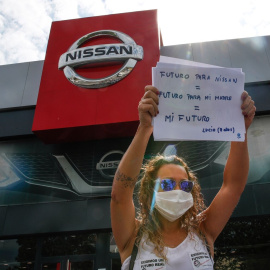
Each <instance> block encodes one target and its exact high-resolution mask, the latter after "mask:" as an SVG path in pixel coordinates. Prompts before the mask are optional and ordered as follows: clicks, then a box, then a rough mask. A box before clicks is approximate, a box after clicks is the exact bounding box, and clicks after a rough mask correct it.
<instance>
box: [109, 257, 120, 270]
mask: <svg viewBox="0 0 270 270" xmlns="http://www.w3.org/2000/svg"><path fill="white" fill-rule="evenodd" d="M120 269H121V260H120V259H118V258H113V259H112V269H111V270H120Z"/></svg>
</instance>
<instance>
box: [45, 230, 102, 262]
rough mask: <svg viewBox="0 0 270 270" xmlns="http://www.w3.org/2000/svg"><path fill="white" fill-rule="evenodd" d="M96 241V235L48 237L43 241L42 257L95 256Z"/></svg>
mask: <svg viewBox="0 0 270 270" xmlns="http://www.w3.org/2000/svg"><path fill="white" fill-rule="evenodd" d="M96 241H97V235H96V234H74V235H68V236H67V235H64V236H50V237H47V238H46V239H45V240H44V241H43V246H42V256H45V257H49V256H64V255H82V254H95V253H96Z"/></svg>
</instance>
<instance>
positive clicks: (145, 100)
mask: <svg viewBox="0 0 270 270" xmlns="http://www.w3.org/2000/svg"><path fill="white" fill-rule="evenodd" d="M144 90H145V93H144V95H143V97H142V99H141V101H140V102H139V106H138V111H139V118H140V124H141V125H142V126H145V127H151V126H152V117H154V116H156V115H157V114H158V103H159V97H158V94H159V91H158V89H157V88H156V87H154V86H151V85H148V86H146V87H145V89H144Z"/></svg>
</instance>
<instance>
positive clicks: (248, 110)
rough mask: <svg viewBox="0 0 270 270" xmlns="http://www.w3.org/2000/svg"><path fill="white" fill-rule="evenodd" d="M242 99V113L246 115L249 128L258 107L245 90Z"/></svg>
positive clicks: (246, 124) (246, 125) (246, 123)
mask: <svg viewBox="0 0 270 270" xmlns="http://www.w3.org/2000/svg"><path fill="white" fill-rule="evenodd" d="M241 99H242V105H241V109H242V114H243V115H244V117H245V127H246V130H248V128H249V126H250V125H251V123H252V121H253V118H254V116H255V111H256V107H255V106H254V101H253V100H252V98H251V96H250V95H249V94H248V92H246V91H244V92H243V93H242V96H241Z"/></svg>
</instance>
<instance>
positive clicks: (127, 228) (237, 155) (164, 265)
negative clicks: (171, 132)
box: [111, 86, 256, 270]
mask: <svg viewBox="0 0 270 270" xmlns="http://www.w3.org/2000/svg"><path fill="white" fill-rule="evenodd" d="M158 94H159V91H158V89H156V88H155V87H153V86H146V87H145V94H144V96H143V98H142V99H141V101H140V103H139V106H138V110H139V118H140V124H139V127H138V130H137V132H136V134H135V136H134V139H133V141H132V143H131V145H130V146H129V148H128V150H127V151H126V153H125V155H124V156H123V158H122V160H121V162H120V164H119V167H118V169H117V172H116V174H115V178H114V182H113V187H112V199H111V221H112V230H113V235H114V238H115V241H116V244H117V247H118V249H119V252H120V257H121V262H122V269H123V270H126V269H128V268H129V266H130V262H131V263H132V264H133V262H132V260H131V254H132V252H133V250H135V249H133V248H134V246H135V247H136V246H138V253H137V254H136V256H135V257H136V260H135V262H134V270H135V269H136V270H139V269H140V270H144V269H147V270H150V269H151V270H152V269H160V270H161V269H171V270H174V269H184V270H189V269H213V262H212V258H213V256H214V242H215V240H216V238H217V237H218V235H219V234H220V232H221V231H222V229H223V228H224V226H225V225H226V223H227V221H228V220H229V218H230V216H231V214H232V212H233V210H234V208H235V207H236V205H237V203H238V201H239V199H240V196H241V193H242V192H243V190H244V187H245V184H246V181H247V177H248V170H249V156H248V148H247V133H246V138H245V142H231V149H230V154H229V157H228V160H227V163H226V166H225V170H224V179H223V184H222V187H221V189H220V190H219V192H218V194H217V195H216V197H215V198H214V200H213V202H212V203H211V204H210V206H209V207H208V208H206V207H205V205H204V203H203V199H202V195H201V193H200V186H199V184H198V182H197V179H196V177H195V176H194V174H193V173H192V172H191V171H190V170H189V168H188V166H187V165H186V163H185V162H184V161H183V160H182V159H181V158H178V157H176V156H172V157H162V156H157V157H155V158H154V159H153V160H151V161H149V163H148V164H147V165H146V166H145V168H144V175H143V177H142V181H141V187H140V195H139V199H140V206H141V209H140V214H139V216H138V217H137V218H136V214H135V207H134V203H133V190H134V186H135V183H136V181H137V179H138V176H139V173H140V170H141V166H142V162H143V157H144V153H145V150H146V147H147V143H148V140H149V138H150V136H151V134H152V130H153V127H152V124H151V123H152V117H155V116H156V115H157V114H158V102H159V99H158ZM241 98H242V101H243V102H242V106H241V109H242V113H243V115H244V118H245V127H246V131H247V130H248V128H249V126H250V124H251V123H252V121H253V118H254V115H255V110H256V108H255V106H254V101H253V100H252V99H251V97H250V96H249V95H248V93H247V92H245V91H244V92H243V94H242V96H241ZM132 267H133V266H132Z"/></svg>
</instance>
